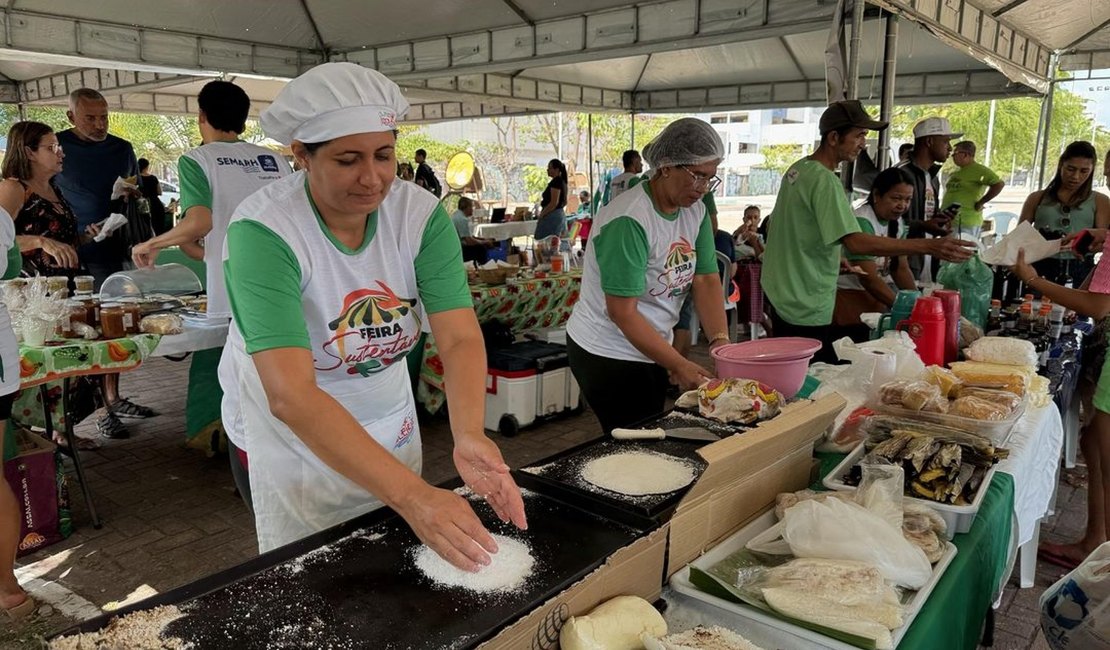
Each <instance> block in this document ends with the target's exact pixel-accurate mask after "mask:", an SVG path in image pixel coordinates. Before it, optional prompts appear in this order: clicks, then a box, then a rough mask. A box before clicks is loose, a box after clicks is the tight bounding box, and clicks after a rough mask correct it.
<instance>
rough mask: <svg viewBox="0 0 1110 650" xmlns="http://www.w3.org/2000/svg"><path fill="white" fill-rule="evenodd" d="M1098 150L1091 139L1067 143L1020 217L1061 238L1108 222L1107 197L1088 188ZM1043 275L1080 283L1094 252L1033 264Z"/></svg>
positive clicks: (1058, 281)
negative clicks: (1048, 179)
mask: <svg viewBox="0 0 1110 650" xmlns="http://www.w3.org/2000/svg"><path fill="white" fill-rule="evenodd" d="M1097 162H1098V154H1097V153H1096V152H1095V148H1094V146H1092V145H1091V143H1090V142H1084V141H1078V142H1073V143H1071V144H1069V145H1068V146H1067V147H1066V148H1065V149H1064V153H1062V154H1060V161H1059V162H1058V163H1057V164H1056V175H1055V176H1053V177H1052V181H1051V182H1049V184H1048V187H1046V188H1044V189H1043V190H1039V191H1037V192H1033V193H1032V194H1030V195H1029V198H1027V199H1026V200H1025V204H1024V205H1023V206H1022V207H1021V221H1028V222H1030V223H1032V224H1033V226H1034V227H1035V228H1036V229H1037V230H1039V231H1040V232H1041V234H1042V235H1044V236H1045V238H1047V239H1061V238H1063V237H1067V236H1068V235H1073V234H1075V233H1077V232H1079V231H1081V230H1083V229H1085V228H1106V227H1107V226H1110V199H1108V198H1107V197H1106V196H1105V195H1103V194H1100V193H1098V192H1094V191H1092V189H1091V185H1092V181H1093V179H1094V171H1095V165H1096V164H1097ZM1033 267H1034V268H1035V269H1036V270H1037V273H1039V274H1040V275H1041V276H1042V277H1044V278H1047V279H1048V280H1051V281H1053V282H1055V283H1056V284H1067V283H1068V282H1069V281H1071V282H1072V283H1073V284H1074V285H1075V286H1079V285H1080V284H1081V283H1082V282H1083V280H1084V279H1085V278H1086V277H1087V274H1088V273H1090V271H1091V270H1092V269H1093V268H1094V256H1093V253H1092V254H1090V255H1087V257H1086V258H1084V259H1083V260H1078V261H1077V260H1076V259H1075V256H1074V255H1072V254H1071V253H1070V252H1065V253H1060V254H1059V255H1057V256H1055V257H1050V258H1048V259H1046V260H1041V261H1040V262H1037V263H1036V264H1034V265H1033Z"/></svg>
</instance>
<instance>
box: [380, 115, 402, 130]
mask: <svg viewBox="0 0 1110 650" xmlns="http://www.w3.org/2000/svg"><path fill="white" fill-rule="evenodd" d="M378 117H379V118H381V120H382V126H384V127H387V128H390V129H393V128H396V127H397V114H396V113H393V112H392V111H380V112H379V113H378Z"/></svg>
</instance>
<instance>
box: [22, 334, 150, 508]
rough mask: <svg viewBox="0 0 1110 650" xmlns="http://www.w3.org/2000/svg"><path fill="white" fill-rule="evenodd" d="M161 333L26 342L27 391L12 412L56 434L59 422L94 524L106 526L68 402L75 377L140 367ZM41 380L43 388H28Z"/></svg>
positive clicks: (24, 381)
mask: <svg viewBox="0 0 1110 650" xmlns="http://www.w3.org/2000/svg"><path fill="white" fill-rule="evenodd" d="M159 338H160V337H159V336H158V335H155V334H136V335H134V336H129V337H126V338H121V339H110V340H98V341H84V340H67V341H63V342H60V343H59V344H58V345H44V346H40V347H30V346H25V345H24V346H20V349H19V353H20V360H19V376H20V389H21V391H22V392H21V394H20V395H19V396H18V397H17V398H16V402H15V404H14V405H13V407H12V418H13V419H14V420H16V421H18V422H21V423H22V424H26V425H30V426H40V427H42V428H43V429H45V430H46V436H47V438H52V437H53V435H54V428H55V425H57V426H58V429H59V431H60V432H61V433H62V435H64V436H65V439H66V443H67V444H66V446H65V447H64V448H63V449H62V451H63V452H64V453H66V454H67V455H69V456H70V458H72V459H73V467H74V470H75V471H76V472H77V481H78V483H80V485H81V492H82V493H83V495H84V497H85V503H86V504H87V506H88V508H89V516H90V518H91V519H92V522H93V527H94V528H100V518H99V516H98V515H97V513H96V507H95V506H94V504H93V500H92V493H91V492H90V491H89V486H88V483H87V481H86V480H85V470H84V467H82V465H81V456H80V454H79V453H78V451H79V450H78V448H77V436H76V435H75V434H74V432H73V428H74V425H75V423H74V422H73V418H72V417H71V413H70V410H69V403H68V402H69V395H70V381H71V380H72V379H73V378H75V377H81V376H88V375H105V374H112V373H117V372H125V371H128V370H134V369H135V368H138V367H139V365H140V364H141V363H142V362H143V360H144V359H146V358H147V357H148V356H150V354H151V352H152V351H153V350H154V348H155V347H156V346H157V345H158V340H159ZM57 382H61V385H60V386H58V385H56V384H57ZM51 384H55V385H54V386H51ZM36 386H37V387H38V389H39V390H38V391H30V390H27V389H29V388H33V387H36ZM54 390H57V391H58V393H57V395H56V396H57V397H58V398H59V399H58V401H57V406H58V410H57V412H51V411H50V407H51V404H52V400H51V397H53V396H52V395H51V393H52V392H53V391H54ZM40 418H41V419H40Z"/></svg>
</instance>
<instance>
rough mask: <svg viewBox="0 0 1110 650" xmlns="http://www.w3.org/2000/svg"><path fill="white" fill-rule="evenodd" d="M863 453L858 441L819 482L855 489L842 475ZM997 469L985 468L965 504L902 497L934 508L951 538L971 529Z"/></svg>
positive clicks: (842, 489)
mask: <svg viewBox="0 0 1110 650" xmlns="http://www.w3.org/2000/svg"><path fill="white" fill-rule="evenodd" d="M865 453H866V450H865V449H864V446H863V443H860V444H859V446H857V447H856V448H855V449H853V450H852V452H851V453H850V454H848V455H847V456H845V457H844V460H843V461H841V463H840V464H839V465H837V466H836V469H834V470H833V471H832V472H829V475H828V476H826V477H825V478H824V479H823V480H822V481H821V483H822V484H823V485H824V486H825V487H827V488H829V489H830V490H837V491H840V492H852V491H855V489H856V487H855V486H854V485H846V484H845V483H844V481H843V477H844V475H845V474H847V473H848V470H850V469H852V466H853V465H855V464H856V463H858V462H859V460H860V459H861V458H863V456H864V454H865ZM997 469H998V466H997V465H995V466H994V467H992V468H990V469H989V470H987V475H986V476H984V477H983V484H982V485H980V486H979V490H978V491H977V492H976V493H975V498H974V499H972V501H971V503H970V504H969V505H966V506H953V505H949V504H947V503H937V502H936V501H931V500H929V499H918V498H916V497H911V496H903V498H904V499H906V500H908V501H914V502H916V503H918V504H920V505H923V506H928V507H930V508H932V509H933V510H935V511H936V512H937V514H939V515H940V516H941V518H942V519H944V523H945V524H948V531H947V532H946V533H945V537H947V538H948V539H952V536H953V535H956V534H958V533H966V532H967V531H969V530H971V524H973V523H975V516H976V515H977V514H979V507H980V506H982V505H983V499H984V498H985V497H986V496H987V489H988V488H990V486H991V481H992V480H994V472H995V470H997Z"/></svg>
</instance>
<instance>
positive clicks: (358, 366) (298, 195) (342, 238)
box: [220, 63, 526, 570]
mask: <svg viewBox="0 0 1110 650" xmlns="http://www.w3.org/2000/svg"><path fill="white" fill-rule="evenodd" d="M407 109H408V103H407V102H406V101H405V100H404V98H403V97H402V96H401V92H400V90H399V89H398V88H397V85H396V84H394V83H393V82H392V81H390V80H389V79H387V78H385V77H384V76H382V75H381V74H380V73H378V72H376V71H373V70H370V69H367V68H364V67H362V66H359V65H355V64H352V63H326V64H324V65H320V66H317V67H315V68H312V69H311V70H309V71H308V72H306V73H305V74H303V75H301V76H300V77H298V78H296V79H294V80H293V81H291V82H290V83H289V84H288V85H287V86H286V87H285V88H284V89H283V90H282V91H281V94H279V95H278V97H277V99H275V100H274V102H273V104H271V105H270V107H269V108H267V109H266V111H265V112H264V113H263V114H262V120H261V122H262V128H263V130H265V132H266V135H268V136H270V137H271V138H274V139H275V140H277V141H279V142H281V143H282V144H286V145H289V146H290V148H291V150H292V152H293V155H294V156H295V157H296V158H297V161H298V163H299V167H300V169H301V171H299V172H297V173H295V174H293V175H291V176H288V177H286V178H284V179H282V180H280V181H277V182H274V183H272V184H270V185H269V186H267V187H266V188H265V189H263V190H261V191H259V192H257V193H255V194H253V195H251V196H250V197H248V198H247V199H246V200H245V201H243V203H241V204H240V205H239V207H238V209H236V211H235V216H234V217H233V218H232V221H231V224H230V226H229V227H228V231H227V243H226V248H225V253H224V255H225V258H224V259H225V263H224V264H225V269H226V282H227V286H228V294H229V297H230V299H231V306H232V312H233V319H234V323H235V327H232V328H231V331H230V332H229V336H228V343H227V348H226V351H225V354H224V358H223V361H222V363H221V367H220V383H221V384H222V385H223V388H224V390H225V391H226V392H227V395H226V396H225V401H224V422H225V425H226V426H228V427H229V428H230V427H241V428H242V431H241V432H242V439H244V440H245V441H246V452H247V457H248V460H249V463H248V470H249V472H250V482H251V488H252V501H253V504H254V515H255V522H256V524H257V528H258V545H259V550H260V551H267V550H270V549H273V548H276V547H278V546H281V545H284V544H288V543H290V542H293V541H295V540H297V539H300V538H302V537H305V536H307V535H309V534H311V533H313V532H316V531H319V530H322V529H324V528H327V527H329V526H332V525H335V524H338V523H340V522H343V521H346V520H347V519H350V518H352V517H354V516H356V515H359V514H362V513H365V512H367V511H369V510H372V509H374V508H376V507H380V506H381V505H383V504H384V505H388V506H390V507H392V508H393V509H394V510H396V511H397V512H398V513H399V514H400V515H401V516H402V517H404V519H405V521H406V522H408V524H409V525H410V526H411V527H412V529H413V531H414V532H415V533H416V534H417V536H419V537H420V539H421V540H422V541H423V542H424V543H426V544H427V545H428V546H430V547H431V548H432V549H434V550H435V551H436V552H438V553H439V554H440V555H442V556H443V557H444V558H445V559H446V560H448V561H450V562H451V563H452V564H454V565H456V566H458V567H460V568H463V569H467V570H476V569H477V568H478V566H479V565H480V564H488V563H489V555H488V553H495V552H496V550H497V547H496V544H495V543H494V541H493V538H492V537H491V536H490V534H489V532H488V531H487V530H486V529H485V527H484V526H483V525H482V523H481V522H480V521H479V519H478V517H477V516H476V515H475V514H474V511H473V510H472V509H471V507H470V505H469V504H468V503H467V502H466V500H465V499H463V498H462V497H460V496H459V495H457V494H455V493H454V492H451V491H449V490H441V489H437V488H434V487H432V486H430V485H428V484H427V483H425V482H424V481H423V480H422V479H421V478H420V466H421V451H420V431H419V427H418V425H417V422H416V414H415V411H414V408H413V397H412V391H411V389H410V387H409V378H408V376H407V372H408V371H407V368H406V363H405V356H406V355H407V354H408V353H410V351H411V350H412V349H413V346H414V345H415V344H416V341H417V339H419V337H420V331H421V325H422V321H424V320H425V319H427V321H428V323H429V324H430V325H431V330H432V332H433V333H434V334H435V336H436V340H437V342H438V343H439V345H440V355H441V356H442V357H443V362H444V368H445V373H444V374H445V378H446V384H447V399H448V401H449V402H450V404H451V432H452V434H453V437H454V442H455V448H454V459H455V465H456V467H457V468H458V470H459V474H460V475H461V476H462V478H463V480H465V481H466V483H467V485H469V486H470V487H471V488H472V489H473V490H474V492H475V493H477V494H480V495H482V496H484V497H485V498H486V500H487V501H488V502H489V503H490V504H491V505H492V506H493V508H494V510H495V511H496V512H497V514H498V515H499V516H500V517H501V518H502V519H503V520H505V521H509V520H511V521H512V522H514V523H515V524H516V525H518V526H520V527H521V528H523V527H525V526H526V523H525V517H524V505H523V502H522V500H521V496H520V490H519V489H518V488H517V486H516V484H515V483H514V482H513V480H512V478H511V477H510V476H509V468H508V467H507V466H506V465H505V463H504V461H503V460H502V457H501V453H500V452H499V451H498V449H497V447H496V446H495V445H494V444H493V442H491V441H490V440H489V439H488V438H486V436H485V435H484V433H483V430H482V417H483V413H482V408H483V405H484V404H485V399H484V398H485V390H484V386H485V374H486V360H485V350H484V347H483V344H482V335H481V332H480V330H479V329H478V322H477V319H476V318H475V315H474V310H473V309H472V307H471V303H470V298H469V290H468V288H467V286H466V276H465V272H464V271H463V266H462V260H461V251H460V249H459V240H458V236H457V235H456V234H455V230H454V228H453V227H452V225H451V220H450V219H449V218H448V216H447V213H446V212H445V211H444V210H443V208H442V206H440V205H439V203H438V201H437V200H436V198H435V197H434V196H432V195H431V194H429V193H428V192H425V191H423V190H421V189H419V188H418V187H416V186H415V185H413V184H411V183H396V182H394V179H395V174H396V170H397V160H396V155H395V145H396V132H395V131H394V129H395V128H396V126H395V124H396V120H397V118H398V117H400V116H401V115H403V114H404V112H405V111H406V110H407Z"/></svg>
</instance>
